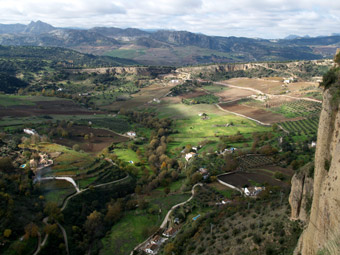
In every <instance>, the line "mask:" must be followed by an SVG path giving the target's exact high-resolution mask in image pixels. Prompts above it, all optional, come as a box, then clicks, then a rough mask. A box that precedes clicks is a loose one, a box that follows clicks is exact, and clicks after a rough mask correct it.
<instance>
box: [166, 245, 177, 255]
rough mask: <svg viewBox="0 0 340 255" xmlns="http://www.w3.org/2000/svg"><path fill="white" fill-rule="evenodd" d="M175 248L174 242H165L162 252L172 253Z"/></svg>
mask: <svg viewBox="0 0 340 255" xmlns="http://www.w3.org/2000/svg"><path fill="white" fill-rule="evenodd" d="M174 250H175V245H174V243H167V244H166V245H165V247H164V253H165V254H166V255H172V252H173V251H174Z"/></svg>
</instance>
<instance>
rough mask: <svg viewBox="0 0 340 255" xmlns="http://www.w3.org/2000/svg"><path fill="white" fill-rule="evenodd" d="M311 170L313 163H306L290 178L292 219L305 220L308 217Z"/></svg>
mask: <svg viewBox="0 0 340 255" xmlns="http://www.w3.org/2000/svg"><path fill="white" fill-rule="evenodd" d="M313 170H314V164H313V163H310V164H307V165H306V166H304V167H303V168H302V169H300V171H299V172H298V173H296V174H294V176H293V178H292V188H291V192H290V195H289V204H290V206H291V209H292V210H291V219H292V220H301V221H302V222H306V221H307V220H308V218H309V212H310V206H311V202H312V197H313V178H312V177H313V176H312V175H313V172H314V171H313Z"/></svg>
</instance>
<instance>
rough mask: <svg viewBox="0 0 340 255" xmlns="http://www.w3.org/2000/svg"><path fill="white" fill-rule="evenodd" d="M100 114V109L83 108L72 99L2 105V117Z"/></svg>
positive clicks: (0, 109) (0, 116) (0, 115)
mask: <svg viewBox="0 0 340 255" xmlns="http://www.w3.org/2000/svg"><path fill="white" fill-rule="evenodd" d="M95 113H96V114H100V113H102V112H99V111H91V110H88V109H86V108H82V107H81V106H79V105H77V104H76V103H74V102H73V101H70V100H55V101H38V102H35V105H15V106H9V107H2V106H0V118H2V117H5V116H13V117H28V116H36V115H54V114H55V115H90V114H95Z"/></svg>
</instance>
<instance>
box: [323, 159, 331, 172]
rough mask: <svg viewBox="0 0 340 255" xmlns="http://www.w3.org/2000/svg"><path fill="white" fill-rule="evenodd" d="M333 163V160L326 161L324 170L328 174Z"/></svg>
mask: <svg viewBox="0 0 340 255" xmlns="http://www.w3.org/2000/svg"><path fill="white" fill-rule="evenodd" d="M331 162H332V159H331V160H328V159H326V160H325V165H324V168H325V170H326V171H327V172H328V171H329V168H330V167H331Z"/></svg>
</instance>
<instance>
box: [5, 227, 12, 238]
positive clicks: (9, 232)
mask: <svg viewBox="0 0 340 255" xmlns="http://www.w3.org/2000/svg"><path fill="white" fill-rule="evenodd" d="M11 234H12V230H10V229H8V228H7V229H5V231H4V237H5V238H9V237H10V236H11Z"/></svg>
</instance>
